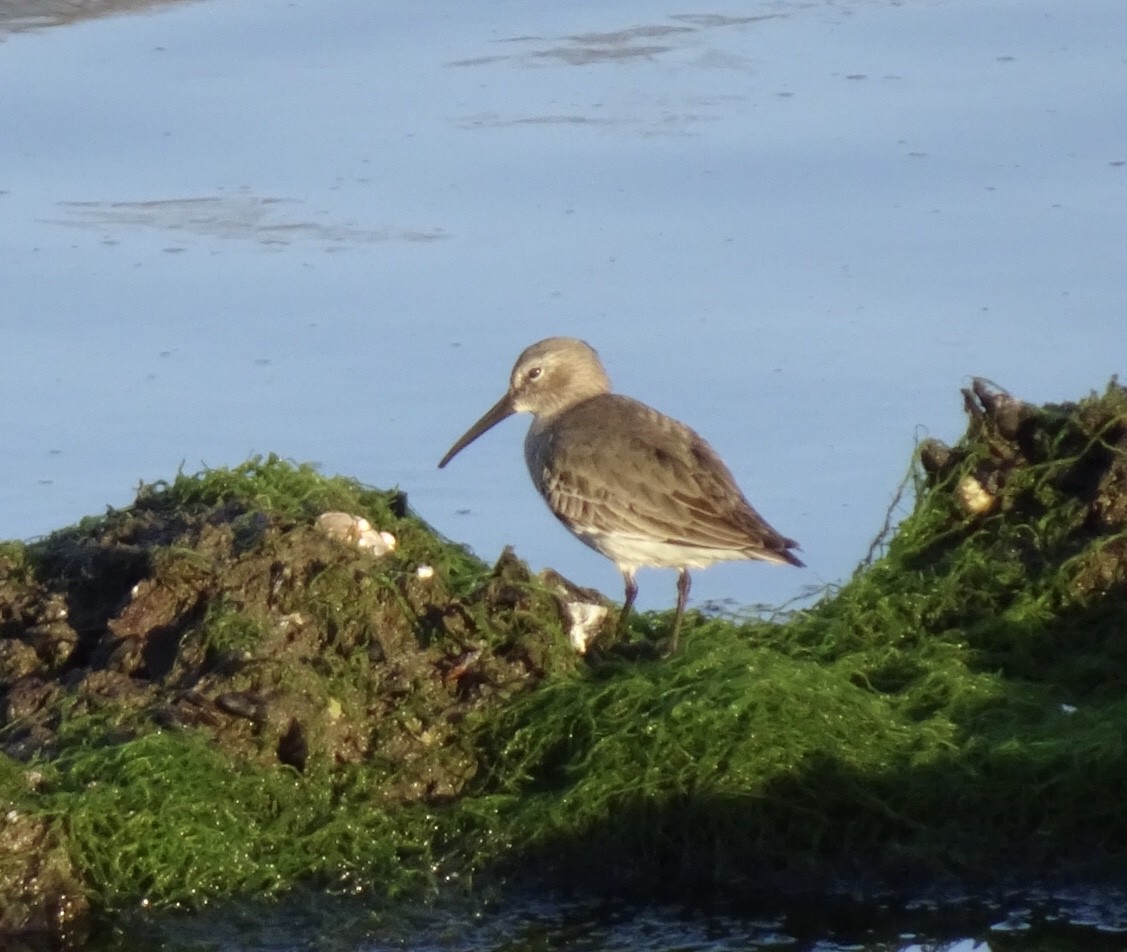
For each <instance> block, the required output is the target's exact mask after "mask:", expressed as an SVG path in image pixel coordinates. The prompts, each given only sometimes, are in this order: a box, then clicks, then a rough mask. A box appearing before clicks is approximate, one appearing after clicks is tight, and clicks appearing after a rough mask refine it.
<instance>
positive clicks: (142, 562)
mask: <svg viewBox="0 0 1127 952" xmlns="http://www.w3.org/2000/svg"><path fill="white" fill-rule="evenodd" d="M966 401H967V408H968V412H969V414H970V426H969V429H968V433H967V436H966V437H965V438H964V440H963V441H962V442H960V443H959V444H958V445H957V446H955V447H952V448H948V447H943V446H940V445H938V444H935V443H928V444H925V445H924V446H922V447H921V448H920V462H921V465H919V466H916V467H914V468H913V470H912V472H911V474H910V480H909V484H908V485H907V487H906V489H908V490H910V493H911V495H912V497H913V500H914V502H913V506H912V510H911V512H910V513H909V514H908V515H907V516H906V517H905V518H904V519H903V520H902V521H901V522H900V524H899V525H898V526H897V527H896V529H895V531H888V532H887V533H885V534H883V535H882V537H881V538H880V539H878V542H877V544H876V545H875V547H874V551H873V553H872V555H871V557H870V558H869V559H867V560H866V561H865V562H864V563H863V564H862V565H861V567H860V568H859V569H858V571H857V573H856V574H855V576H854V577H853V578H851V579H850V580H848V581H847V582H846V583H845V584H844V585H842V586H840V587H839V588H835V589H833V590H831V591H827V592H826V593H825V595H824V596H823V597H822V598H821V599H820V600H819V601H818V602H817V604H814V605H813V606H811V607H808V608H804V609H801V610H797V611H793V612H791V613H789V614H787V615H784V616H780V617H779V618H777V619H774V620H772V621H764V620H758V619H751V620H746V619H745V620H739V619H722V618H704V617H701V616H699V615H698V616H690V617H689V618H687V619H686V627H685V630H684V633H683V634H684V638H683V646H682V649H681V651H680V652H679V653H678V654H677V655H675V656H674V657H673V658H670V659H668V660H661V659H658V657H657V654H656V651H655V650H653V649H654V646H655V645H656V643H657V642H658V641H659V640H660V638H661V637H662V635H663V634H664V632H665V626H666V625H667V624H668V621H669V618H668V615H667V614H655V615H648V616H647V615H643V616H640V617H638V618H636V619H635V620H634V622H633V625H632V629H631V633H630V637H629V639H628V640H627V641H626V642H625V643H620V644H613V643H612V644H605V645H602V646H600V648H599V650H598V651H597V652H596V653H594V654H593V656H592V657H591V658H590V659H588V660H586V661H584V660H581V659H579V658H577V657H576V656H575V655H574V653H573V652H572V651H571V649H570V648H569V647H568V645H567V640H566V636H565V634H564V630H563V629H564V624H565V622H564V621H563V615H564V613H563V611H562V606H561V601H566V600H567V599H570V598H574V597H578V593H576V592H574V591H570V590H568V589H567V588H566V586H563V587H562V588H561V585H560V583H559V582H558V581H556V580H553V579H547V578H545V579H537V578H533V577H532V576H531V575H530V574H529V573H528V571H527V569H526V568H525V567H524V566H523V565H522V564H521V563H520V562H519V561H518V560H517V559H515V558H514V557H512V555H511V554H509V553H506V555H504V556H503V557H502V559H501V560H500V561H499V562H498V564H497V565H496V566H493V567H492V568H491V567H489V566H486V565H484V564H482V563H481V562H479V561H478V560H476V559H474V558H473V557H472V555H470V554H469V553H468V552H467V551H466V550H465V549H464V548H463V547H461V546H457V545H454V544H451V543H449V542H447V541H446V540H443V539H441V538H440V537H438V536H437V535H436V534H435V533H434V532H433V531H431V530H430V528H429V527H428V526H426V524H425V523H424V522H422V520H420V519H418V518H417V517H416V516H414V515H413V514H412V513H411V512H410V510H409V509H408V507H407V505H406V500H405V498H404V497H403V495H402V494H401V493H398V492H383V491H378V490H373V489H370V488H367V487H364V486H362V485H360V484H358V483H356V482H355V481H352V480H348V479H342V478H339V477H334V478H329V477H324V476H322V475H320V474H319V473H317V472H316V471H315V470H314V469H313V468H312V467H308V466H301V465H294V464H291V463H287V462H285V461H282V460H279V459H277V458H274V457H270V458H266V459H256V460H251V461H249V462H248V463H246V464H244V465H243V466H240V467H235V468H233V469H224V470H209V471H206V472H204V473H200V474H196V475H185V474H183V473H181V474H178V475H177V476H176V477H175V478H174V479H173V480H172V481H171V482H168V483H158V484H155V485H152V486H142V487H141V489H140V491H139V492H138V496H137V500H136V502H135V503H134V504H133V505H132V506H130V507H128V508H127V509H124V510H112V511H110V512H108V513H106V514H105V515H104V516H102V517H98V518H92V519H87V520H84V521H83V522H81V523H79V524H78V525H77V526H75V527H72V528H70V529H66V530H62V531H61V532H59V533H55V534H53V535H52V536H50V537H48V538H46V539H44V540H40V541H38V542H35V543H32V544H29V545H23V544H20V543H5V544H3V545H2V546H0V688H2V690H3V694H4V722H3V727H2V729H0V749H2V752H0V800H2V801H3V804H6V805H7V809H8V811H9V813H13V812H14V813H18V814H20V815H25V816H28V817H32V818H34V820H35V822H36V823H39V824H40V825H39V826H34V825H33V826H32V827H29V830H31V831H32V832H34V837H30V838H31V839H35V837H38V839H35V841H36V842H44V843H49V844H50V848H51V849H52V850H54V851H55V852H54V854H53V855H55V856H58V855H60V854H59V853H58V851H59V850H63V851H65V855H66V857H67V858H68V860H69V862H70V864H71V865H72V866H73V869H74V870H75V871H76V872H75V873H74V876H75V877H77V882H79V883H81V887H80V888H81V890H82V895H83V897H84V898H85V899H86V900H87V901H89V902H92V903H93V904H94V906H95V908H96V909H97V910H100V911H102V912H103V913H107V912H108V913H112V912H114V911H115V910H122V909H125V908H129V907H131V906H136V905H137V904H139V903H144V904H145V905H146V906H147V907H148V908H161V907H169V906H176V907H184V908H191V907H196V906H199V905H201V904H203V903H206V902H209V901H211V900H213V899H215V898H221V897H232V896H260V897H270V896H278V895H281V894H284V893H285V892H286V891H287V890H290V889H292V888H293V887H294V886H295V885H296V884H298V883H303V884H306V885H308V886H313V887H316V888H322V889H329V890H338V891H354V890H371V891H375V892H377V893H382V894H383V895H385V896H396V895H412V896H418V895H420V894H421V893H426V892H427V891H428V890H432V889H434V888H436V886H437V885H438V884H439V883H440V882H442V881H444V880H445V879H447V878H456V879H460V880H461V881H472V878H473V876H472V875H471V874H474V873H479V872H504V873H518V874H519V875H521V876H522V877H524V876H528V875H536V876H540V877H548V878H550V879H552V881H560V880H561V879H565V880H576V879H577V880H579V881H580V882H583V883H587V884H595V883H598V884H601V885H610V886H612V887H622V886H629V885H635V886H639V887H641V888H644V889H646V890H647V891H656V892H661V891H669V890H674V891H678V892H680V891H683V890H684V889H686V888H688V887H690V886H691V887H693V888H697V889H704V890H717V889H719V890H733V889H734V890H741V889H763V888H769V889H777V888H801V889H809V888H833V887H837V886H840V885H842V884H845V885H847V886H849V887H850V888H855V889H861V890H864V889H868V888H872V889H874V890H877V889H887V888H900V889H907V888H911V885H912V884H915V883H921V882H935V881H942V880H947V879H952V878H954V879H958V880H960V881H964V882H972V883H973V882H989V881H992V880H993V879H996V878H997V877H999V876H1001V875H1003V874H1006V875H1021V874H1028V875H1030V876H1036V875H1040V874H1044V873H1045V872H1046V871H1047V870H1053V871H1057V872H1060V871H1061V870H1071V871H1074V872H1076V873H1077V874H1080V873H1083V874H1085V875H1087V874H1092V875H1098V874H1101V873H1105V872H1111V873H1114V872H1117V871H1122V870H1123V869H1124V867H1125V866H1127V847H1125V846H1124V844H1127V828H1125V827H1127V819H1125V817H1124V815H1123V811H1122V808H1121V791H1122V790H1123V789H1125V784H1127V753H1125V751H1127V743H1125V741H1127V736H1125V735H1127V701H1125V700H1124V698H1125V697H1127V692H1125V691H1124V686H1125V679H1127V639H1125V638H1124V633H1125V632H1127V599H1125V598H1124V594H1125V589H1127V502H1125V495H1124V489H1125V488H1127V395H1125V392H1124V390H1123V389H1122V388H1120V387H1119V386H1118V385H1117V384H1113V385H1112V386H1110V387H1109V388H1108V390H1107V392H1106V393H1104V394H1102V395H1100V396H1092V397H1090V398H1088V399H1086V400H1083V401H1081V402H1079V403H1078V404H1075V405H1063V406H1060V407H1041V408H1036V407H1030V406H1028V405H1026V404H1023V403H1020V402H1018V401H1015V400H1012V398H1008V397H1007V396H1006V395H1004V394H998V393H996V392H994V391H992V390H991V389H989V388H988V387H985V386H984V385H981V384H978V383H976V385H975V387H974V389H972V390H971V391H968V393H967V394H966ZM970 481H972V484H970V489H971V490H974V488H975V487H978V493H977V495H975V494H974V493H971V494H970V495H968V489H967V487H968V484H969V483H970ZM968 499H970V500H971V502H973V503H974V505H970V504H968ZM976 500H977V501H976ZM328 510H339V511H344V512H348V513H352V514H355V515H358V516H363V517H364V518H366V519H368V520H369V521H370V522H371V523H372V525H375V526H379V527H380V528H384V529H387V530H388V531H391V532H392V533H393V534H394V535H395V536H396V539H397V540H398V546H397V548H396V549H395V551H394V552H392V553H389V554H388V555H385V556H382V557H380V558H375V557H373V556H372V555H370V554H368V553H366V552H363V551H360V550H358V549H357V548H356V547H355V546H351V545H348V544H345V543H344V542H342V541H340V540H338V539H332V538H328V537H326V536H325V535H324V534H323V533H322V532H320V531H318V529H317V528H316V525H315V521H316V518H317V516H319V515H320V514H321V513H323V512H325V511H328ZM890 521H891V520H890ZM420 567H429V568H430V569H432V570H433V572H432V573H430V574H427V573H421V572H420V571H419V569H420ZM16 872H17V873H19V870H16ZM13 875H14V876H15V874H13ZM20 875H22V876H23V878H22V879H21V880H20V881H21V882H26V881H27V879H28V877H27V875H26V874H22V873H21V874H20ZM3 886H4V884H3V883H0V888H3ZM68 888H70V887H68ZM76 908H77V907H76Z"/></svg>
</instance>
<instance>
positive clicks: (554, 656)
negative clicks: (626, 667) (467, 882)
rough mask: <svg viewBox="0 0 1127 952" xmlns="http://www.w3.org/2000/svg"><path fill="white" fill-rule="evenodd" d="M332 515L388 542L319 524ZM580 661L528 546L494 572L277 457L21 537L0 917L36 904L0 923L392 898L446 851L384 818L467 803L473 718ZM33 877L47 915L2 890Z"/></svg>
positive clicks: (3, 710) (1, 734) (5, 594)
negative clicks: (463, 798) (225, 903)
mask: <svg viewBox="0 0 1127 952" xmlns="http://www.w3.org/2000/svg"><path fill="white" fill-rule="evenodd" d="M326 511H347V512H349V513H355V514H356V515H355V516H350V517H349V518H353V519H355V521H356V523H357V524H358V525H360V524H363V525H368V526H379V527H380V528H381V529H382V530H383V538H382V539H381V540H380V541H381V545H379V546H373V545H371V544H367V545H365V544H361V543H362V542H363V541H364V540H362V539H360V538H351V537H348V536H347V534H346V535H345V536H344V537H341V534H340V533H337V532H332V531H326V529H325V520H320V521H319V520H318V517H319V516H320V515H322V514H323V513H324V512H326ZM576 663H577V661H576V659H575V655H574V652H572V651H571V650H570V649H569V648H568V647H567V644H566V639H565V638H564V637H563V636H562V634H561V630H560V606H559V604H558V602H557V598H556V595H555V594H554V592H553V591H552V590H551V589H549V588H548V587H546V586H544V585H542V584H540V583H539V582H537V581H536V580H535V579H533V578H531V577H530V575H529V573H528V570H527V568H526V567H525V566H524V565H523V564H522V563H520V562H519V561H517V560H516V559H515V558H513V557H511V555H509V556H506V557H505V558H503V559H502V561H501V562H500V563H499V564H498V566H497V567H496V568H495V569H494V570H492V571H490V570H489V569H488V568H487V567H486V566H484V565H482V564H481V563H479V562H478V561H477V560H475V559H473V558H471V557H470V556H468V555H467V553H466V552H465V551H464V550H463V549H461V548H460V547H458V546H454V545H451V544H449V543H446V542H444V541H443V540H441V539H440V538H438V537H437V536H436V535H435V534H434V533H433V532H432V531H431V530H430V529H429V528H428V527H427V526H426V525H425V524H423V523H422V522H421V521H420V520H418V519H417V518H415V517H414V516H412V515H411V514H410V513H409V512H408V511H407V508H406V503H405V499H404V497H403V496H402V495H401V494H399V493H395V492H379V491H375V490H370V489H366V488H364V487H362V486H360V485H359V484H356V483H354V482H353V481H351V480H346V479H340V478H337V479H327V478H325V477H322V476H320V475H319V474H317V473H316V472H314V471H313V470H312V469H311V468H309V467H303V466H293V465H291V464H288V463H285V462H283V461H281V460H278V459H276V458H270V459H265V460H261V459H259V460H253V461H251V462H250V463H247V464H245V465H243V466H241V467H238V468H236V469H233V470H213V471H208V472H205V473H202V474H200V475H198V476H184V475H181V476H178V477H177V478H176V479H175V480H174V481H173V482H172V483H170V484H158V485H155V486H146V487H143V488H142V489H141V491H140V493H139V495H138V496H137V499H136V501H135V502H134V503H133V505H131V506H130V507H128V508H127V509H123V510H114V511H110V512H109V513H108V514H107V515H106V516H104V517H101V518H96V519H87V520H84V521H83V522H82V523H80V524H79V525H77V526H75V527H73V528H71V529H66V530H62V531H59V532H56V533H54V534H53V535H51V536H48V537H47V538H45V539H43V540H42V541H40V542H36V543H33V544H30V545H23V544H19V543H8V544H6V545H5V546H4V547H3V548H2V549H0V725H2V729H0V767H3V768H4V771H6V775H7V776H8V777H9V778H10V781H11V782H10V783H8V784H7V785H6V786H5V787H4V788H3V789H2V791H0V792H2V793H3V794H4V796H5V798H6V803H5V804H3V805H0V806H3V809H4V811H6V812H8V815H9V826H11V827H12V829H15V828H16V827H17V826H18V827H19V829H20V830H23V831H24V832H22V833H20V835H19V836H18V837H17V836H15V835H14V834H13V835H12V836H7V837H6V839H7V841H8V843H9V844H15V843H21V842H22V843H24V844H25V847H26V848H22V847H21V848H20V849H15V848H14V847H13V848H11V849H9V850H8V854H6V855H7V856H8V859H7V860H5V861H4V862H0V874H3V873H4V871H5V870H6V869H8V868H9V867H10V868H11V869H12V870H13V872H12V873H11V874H10V875H9V876H8V882H0V888H4V889H5V897H0V906H3V907H4V908H8V909H13V910H14V909H17V908H20V909H24V910H25V914H23V915H22V916H21V915H14V914H13V915H9V916H8V919H10V920H11V921H5V922H4V923H3V925H4V927H5V928H6V929H7V930H9V931H10V930H13V929H16V928H19V927H20V925H21V921H22V923H23V926H24V927H26V928H39V927H41V926H42V925H43V921H44V916H45V915H46V913H44V912H43V910H49V909H50V908H52V906H53V905H54V906H59V905H60V904H62V903H64V900H65V902H66V903H68V905H66V907H65V908H66V909H68V910H69V909H71V908H74V909H76V910H81V909H82V908H84V905H83V904H84V903H85V902H86V900H87V898H88V897H89V898H90V899H92V900H93V901H94V902H95V904H96V905H97V906H98V907H99V908H114V907H119V906H121V905H122V904H128V903H130V902H135V901H137V900H140V899H146V900H149V901H150V902H151V903H152V904H155V905H160V904H167V903H188V904H192V903H194V902H199V901H202V900H205V899H206V898H207V897H208V896H212V895H229V894H232V893H239V892H246V891H250V892H254V893H256V894H261V893H263V892H266V893H269V892H271V891H274V890H277V889H281V888H284V887H286V886H287V885H291V884H292V883H293V882H294V881H296V880H298V879H303V878H305V879H309V878H310V877H312V879H314V880H316V879H318V878H320V879H322V880H328V881H335V882H338V883H339V882H341V881H342V880H346V881H347V880H348V879H349V878H350V877H352V878H356V879H357V880H359V881H363V882H370V881H372V880H376V881H380V882H383V883H384V884H385V885H386V886H387V888H388V889H395V888H401V887H402V886H403V883H404V881H405V880H409V879H414V878H418V877H420V876H422V875H423V874H424V873H425V871H426V869H427V865H426V863H422V862H420V863H417V864H406V865H404V864H400V863H399V862H398V860H399V858H400V857H401V856H402V855H403V853H405V852H407V853H409V852H412V851H417V850H421V851H424V852H425V850H426V849H428V848H429V847H428V846H427V844H426V843H425V842H424V840H423V839H422V837H421V835H420V833H419V830H418V829H416V828H415V824H419V823H425V819H424V817H425V813H424V812H423V811H420V815H419V818H418V819H411V820H407V819H404V820H402V821H398V820H397V821H393V820H391V819H390V817H391V816H392V815H393V814H395V813H396V811H397V810H402V809H403V808H404V807H405V806H407V805H410V804H427V805H433V804H436V803H441V802H442V801H444V800H448V799H450V798H453V797H456V796H458V795H459V794H460V792H461V791H462V789H463V787H464V786H465V784H466V782H467V780H469V779H470V778H471V777H472V776H473V774H474V772H475V770H476V769H477V761H476V756H475V754H474V751H473V748H472V743H471V741H470V733H469V731H468V729H467V724H472V723H473V722H474V720H475V718H478V717H480V715H481V713H482V712H483V711H484V710H486V709H488V708H489V707H491V706H497V705H499V704H503V703H504V701H505V700H506V699H507V698H508V697H510V696H511V695H513V694H515V693H519V692H521V691H524V690H528V689H529V687H531V686H532V685H533V684H535V683H536V682H537V681H539V680H540V679H541V678H542V677H543V676H544V675H545V674H546V672H548V671H550V670H553V669H555V668H565V669H570V668H572V667H574V666H575V664H576ZM29 777H34V778H36V779H35V782H34V783H32V782H30V781H29V780H28V779H27V778H29ZM350 800H355V801H357V802H358V803H359V806H357V807H356V808H355V809H353V810H352V812H350V807H349V802H350ZM13 824H14V825H13ZM334 836H335V839H334ZM37 844H38V845H37ZM13 853H15V854H20V855H19V857H13V856H12V855H11V854H13ZM366 853H367V854H368V855H365V854H366ZM50 856H55V857H56V859H58V857H60V856H61V857H65V858H67V859H68V861H72V862H73V865H74V872H73V874H72V878H70V879H68V878H67V869H68V867H67V864H66V863H63V862H55V861H51V862H50V863H48V858H49V857H50ZM21 857H22V858H21ZM283 857H284V861H283ZM21 862H22V863H24V865H27V864H30V866H28V869H29V870H31V871H30V872H29V871H27V870H25V869H24V867H23V866H21V865H20V863H21ZM5 863H6V864H7V865H5ZM48 866H49V868H50V869H52V870H58V876H57V877H56V878H57V880H58V885H57V886H51V885H50V884H49V882H48V879H47V877H46V875H45V873H43V872H42V871H41V870H42V869H46V868H48ZM32 879H34V881H35V882H37V883H39V884H40V885H41V886H42V895H41V897H40V900H41V902H40V904H39V909H38V911H37V910H36V908H35V904H34V903H32V904H28V903H24V904H23V905H19V906H17V905H13V902H12V901H11V900H13V896H14V894H15V893H19V895H21V896H22V895H23V894H24V893H22V892H19V891H20V890H24V892H26V889H24V886H21V885H20V884H21V883H26V882H27V881H29V880H32ZM76 883H80V884H81V888H77V889H76V887H75V884H76ZM4 899H7V900H8V901H3V900H4ZM48 918H49V916H48ZM56 918H58V917H57V916H56Z"/></svg>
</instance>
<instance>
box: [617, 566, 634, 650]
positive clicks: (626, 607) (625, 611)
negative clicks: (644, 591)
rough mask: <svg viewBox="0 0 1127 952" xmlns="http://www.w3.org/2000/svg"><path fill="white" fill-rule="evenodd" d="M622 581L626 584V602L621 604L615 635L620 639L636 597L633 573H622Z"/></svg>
mask: <svg viewBox="0 0 1127 952" xmlns="http://www.w3.org/2000/svg"><path fill="white" fill-rule="evenodd" d="M622 578H623V581H625V582H626V601H624V602H623V603H622V611H621V612H619V615H618V627H617V628H616V629H615V631H616V633H617V634H618V635H619V637H621V636H622V635H623V634H624V633H625V632H626V622H627V620H628V619H629V618H630V609H631V608H633V607H634V599H635V598H637V597H638V583H637V582H635V581H634V573H633V572H632V571H631V572H623V573H622Z"/></svg>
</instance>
